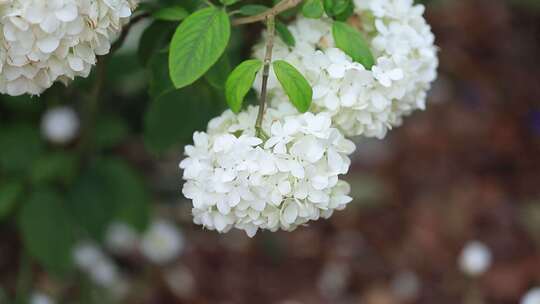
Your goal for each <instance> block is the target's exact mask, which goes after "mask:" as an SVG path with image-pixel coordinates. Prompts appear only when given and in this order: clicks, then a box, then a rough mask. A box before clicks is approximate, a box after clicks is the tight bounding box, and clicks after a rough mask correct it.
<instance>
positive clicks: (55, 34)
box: [0, 0, 137, 95]
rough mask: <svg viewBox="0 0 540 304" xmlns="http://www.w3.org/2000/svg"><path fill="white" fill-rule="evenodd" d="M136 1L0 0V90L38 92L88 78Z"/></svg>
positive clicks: (20, 92)
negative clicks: (59, 83) (80, 78)
mask: <svg viewBox="0 0 540 304" xmlns="http://www.w3.org/2000/svg"><path fill="white" fill-rule="evenodd" d="M136 2H137V0H9V1H6V0H2V1H1V2H0V3H2V4H0V93H2V94H9V95H22V94H32V95H37V94H40V93H41V92H43V91H44V90H45V89H47V88H49V87H50V86H52V84H53V83H54V82H56V81H61V82H64V83H67V82H68V81H69V80H73V79H74V77H76V76H82V77H87V76H88V74H89V73H90V69H91V67H92V66H93V65H94V64H95V63H96V55H105V54H107V53H109V50H110V47H111V41H112V40H113V39H115V38H116V37H117V36H118V34H119V33H120V31H121V29H122V25H124V24H125V23H126V22H127V20H128V18H129V17H130V16H131V14H132V12H133V10H134V9H135V6H136Z"/></svg>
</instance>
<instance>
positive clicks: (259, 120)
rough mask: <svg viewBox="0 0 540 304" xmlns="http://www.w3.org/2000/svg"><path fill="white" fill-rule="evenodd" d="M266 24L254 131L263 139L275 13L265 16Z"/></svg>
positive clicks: (264, 135)
mask: <svg viewBox="0 0 540 304" xmlns="http://www.w3.org/2000/svg"><path fill="white" fill-rule="evenodd" d="M266 26H267V28H268V40H267V41H266V54H265V56H264V67H263V75H262V86H261V100H260V105H259V114H258V115H257V122H256V123H255V132H256V134H257V136H258V137H259V138H261V139H263V140H265V139H266V138H267V137H268V136H267V135H266V134H265V133H264V131H263V129H262V122H263V118H264V112H265V110H266V98H267V95H268V92H267V91H268V78H269V76H270V64H271V63H272V50H273V48H274V37H275V35H276V22H275V15H273V14H270V15H268V16H267V17H266Z"/></svg>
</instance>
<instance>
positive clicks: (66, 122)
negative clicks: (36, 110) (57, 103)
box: [41, 107, 80, 144]
mask: <svg viewBox="0 0 540 304" xmlns="http://www.w3.org/2000/svg"><path fill="white" fill-rule="evenodd" d="M79 124H80V123H79V117H78V115H77V113H76V112H75V111H74V110H73V109H72V108H70V107H57V108H52V109H50V110H47V111H46V112H45V114H44V115H43V118H42V120H41V132H42V133H43V135H44V136H45V138H46V139H47V140H49V141H50V142H52V143H56V144H65V143H69V142H70V141H72V140H73V139H74V138H75V137H76V136H77V134H78V131H79Z"/></svg>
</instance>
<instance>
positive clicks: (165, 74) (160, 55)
mask: <svg viewBox="0 0 540 304" xmlns="http://www.w3.org/2000/svg"><path fill="white" fill-rule="evenodd" d="M147 70H148V73H149V76H148V81H149V87H148V93H149V94H150V97H152V99H156V98H158V97H159V96H161V95H163V94H166V93H167V92H170V91H174V84H173V83H172V80H171V76H170V73H169V53H168V52H166V51H160V52H157V53H155V54H154V55H153V56H152V58H150V61H149V64H148V69H147Z"/></svg>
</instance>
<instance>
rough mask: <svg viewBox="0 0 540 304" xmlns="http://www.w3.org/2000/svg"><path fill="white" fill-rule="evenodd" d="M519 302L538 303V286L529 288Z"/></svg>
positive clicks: (539, 299)
mask: <svg viewBox="0 0 540 304" xmlns="http://www.w3.org/2000/svg"><path fill="white" fill-rule="evenodd" d="M520 304H540V287H537V288H533V289H531V290H529V291H528V292H527V293H526V294H525V295H524V296H523V298H522V299H521V302H520Z"/></svg>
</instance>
